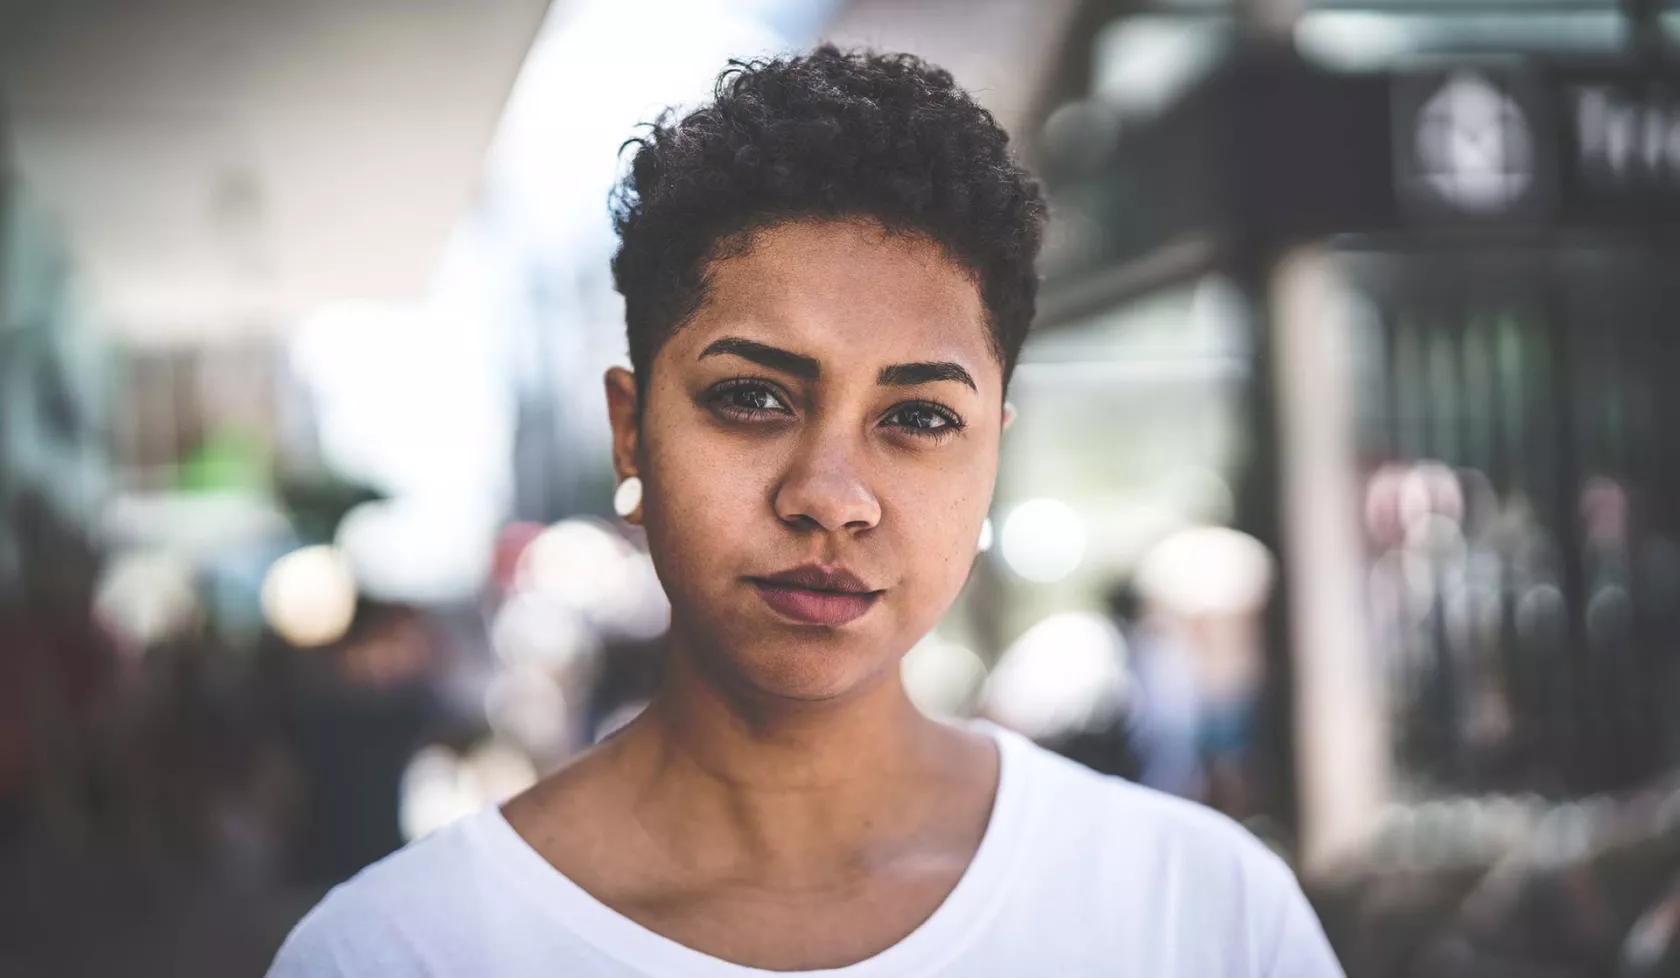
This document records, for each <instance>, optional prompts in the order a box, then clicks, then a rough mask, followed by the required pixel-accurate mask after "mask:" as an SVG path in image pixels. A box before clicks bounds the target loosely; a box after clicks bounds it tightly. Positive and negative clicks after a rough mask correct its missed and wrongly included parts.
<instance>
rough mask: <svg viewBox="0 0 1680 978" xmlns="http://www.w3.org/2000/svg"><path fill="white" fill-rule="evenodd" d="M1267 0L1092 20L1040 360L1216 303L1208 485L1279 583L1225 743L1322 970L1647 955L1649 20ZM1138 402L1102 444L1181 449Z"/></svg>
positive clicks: (1657, 387) (1661, 574)
mask: <svg viewBox="0 0 1680 978" xmlns="http://www.w3.org/2000/svg"><path fill="white" fill-rule="evenodd" d="M1267 12H1268V11H1264V10H1261V11H1257V10H1254V9H1252V8H1249V9H1242V8H1239V9H1235V10H1219V9H1208V8H1196V9H1190V8H1188V7H1174V6H1171V5H1162V6H1160V7H1158V9H1155V10H1152V11H1149V12H1147V13H1139V14H1137V15H1135V16H1131V17H1125V18H1121V19H1119V20H1117V21H1115V22H1114V23H1112V24H1111V25H1109V26H1108V27H1106V28H1104V29H1103V30H1102V31H1101V32H1099V33H1098V34H1097V35H1096V38H1097V39H1096V42H1095V44H1094V46H1093V58H1094V66H1093V68H1092V70H1091V72H1090V75H1091V79H1092V80H1091V85H1090V90H1089V91H1088V92H1087V93H1086V94H1084V95H1082V96H1077V97H1075V98H1073V99H1072V100H1070V101H1068V102H1067V103H1066V104H1064V105H1063V106H1061V107H1060V108H1058V109H1057V110H1056V112H1055V113H1053V114H1052V115H1051V116H1050V118H1049V123H1048V124H1047V126H1046V131H1045V136H1046V142H1045V150H1046V152H1047V153H1048V154H1050V155H1049V157H1048V159H1047V161H1046V169H1047V170H1048V171H1049V173H1050V174H1051V179H1052V189H1053V193H1054V199H1055V201H1056V202H1057V203H1058V205H1059V208H1058V215H1059V218H1060V228H1059V233H1058V234H1057V235H1056V236H1055V240H1054V243H1053V245H1052V253H1051V256H1050V261H1049V269H1048V271H1049V276H1050V277H1049V281H1048V284H1047V294H1046V298H1045V304H1044V305H1045V318H1044V322H1043V323H1042V324H1041V329H1042V330H1043V335H1041V337H1040V338H1039V340H1038V341H1037V342H1038V343H1039V344H1041V346H1039V347H1035V349H1044V348H1046V347H1049V346H1053V345H1055V344H1058V343H1061V342H1064V340H1063V339H1062V338H1063V337H1064V336H1077V335H1080V334H1083V333H1086V332H1088V331H1089V330H1090V328H1091V327H1090V325H1089V324H1090V323H1091V322H1092V321H1093V320H1102V319H1112V320H1115V321H1119V320H1121V319H1122V318H1123V317H1128V316H1130V317H1142V316H1145V315H1147V312H1146V311H1147V310H1151V309H1156V308H1161V307H1162V305H1163V304H1165V303H1168V302H1170V301H1171V297H1175V296H1182V295H1185V294H1186V293H1191V294H1195V293H1203V292H1205V291H1206V290H1208V289H1210V288H1217V289H1218V290H1219V292H1218V294H1220V295H1222V296H1225V298H1223V299H1222V300H1221V301H1220V302H1218V303H1217V304H1216V307H1217V308H1222V309H1228V310H1230V312H1229V313H1228V314H1227V318H1228V320H1229V322H1231V323H1233V324H1235V325H1234V326H1233V328H1232V332H1233V333H1234V334H1235V335H1236V336H1237V337H1239V338H1240V339H1239V340H1238V342H1237V343H1236V344H1235V347H1234V350H1233V353H1232V357H1233V359H1234V361H1235V363H1236V364H1238V365H1240V366H1238V367H1237V368H1236V369H1234V370H1233V371H1232V375H1233V376H1234V377H1236V378H1238V380H1237V382H1236V383H1234V384H1232V385H1231V389H1232V390H1234V392H1235V397H1236V398H1237V399H1238V403H1239V405H1240V406H1239V407H1238V408H1237V409H1236V410H1235V411H1233V412H1232V414H1231V417H1233V418H1235V419H1236V420H1235V423H1234V425H1233V428H1234V433H1235V437H1233V438H1232V439H1231V443H1232V444H1233V445H1234V446H1236V450H1235V451H1234V452H1231V453H1230V454H1228V455H1226V456H1225V458H1226V462H1225V467H1224V468H1223V469H1222V468H1221V467H1220V466H1219V464H1218V463H1217V462H1216V463H1215V464H1214V465H1213V466H1212V470H1213V471H1214V472H1216V473H1219V474H1221V475H1222V476H1223V477H1224V478H1225V479H1226V480H1228V482H1227V484H1228V485H1231V486H1233V487H1235V488H1234V497H1235V507H1234V509H1233V510H1232V511H1231V513H1232V517H1233V520H1234V525H1235V526H1236V527H1238V528H1239V529H1241V530H1243V531H1246V532H1247V533H1249V534H1252V535H1253V536H1254V537H1255V538H1256V539H1258V540H1259V541H1262V542H1263V543H1264V544H1265V545H1266V546H1267V547H1268V548H1269V549H1270V550H1271V551H1272V552H1273V553H1275V554H1276V555H1277V557H1278V558H1279V561H1280V566H1281V569H1282V578H1281V582H1280V583H1281V587H1280V589H1279V590H1278V591H1277V592H1276V594H1275V597H1274V598H1273V600H1272V602H1271V604H1270V606H1269V608H1268V619H1267V621H1268V623H1267V626H1266V628H1265V634H1266V643H1265V650H1266V651H1265V662H1266V679H1265V696H1264V700H1263V704H1264V705H1263V706H1262V707H1261V709H1260V712H1259V714H1258V717H1257V719H1258V720H1259V722H1258V723H1257V724H1256V726H1255V727H1254V728H1253V732H1254V734H1255V735H1256V737H1257V739H1256V741H1255V742H1254V746H1255V747H1256V749H1257V750H1258V751H1259V752H1260V754H1261V755H1262V757H1265V758H1267V759H1268V760H1269V761H1270V763H1269V764H1263V765H1262V767H1261V768H1260V770H1261V771H1262V772H1265V774H1263V775H1262V777H1263V778H1264V777H1267V776H1269V777H1272V778H1276V779H1278V780H1277V782H1276V785H1275V786H1274V788H1273V790H1272V791H1271V792H1269V793H1268V796H1267V797H1268V800H1269V801H1270V802H1271V805H1272V807H1271V809H1270V814H1272V815H1274V816H1275V817H1276V818H1277V819H1279V820H1280V821H1281V822H1282V823H1284V824H1287V825H1289V826H1290V827H1291V829H1292V830H1293V831H1292V832H1291V833H1290V834H1291V835H1292V836H1294V837H1295V838H1297V839H1298V844H1299V852H1300V854H1301V857H1302V859H1303V860H1304V865H1305V867H1306V868H1307V870H1308V871H1309V873H1310V877H1309V878H1311V879H1316V880H1320V881H1324V885H1325V889H1324V893H1325V894H1327V896H1326V901H1327V902H1326V917H1327V920H1328V921H1329V922H1330V925H1331V930H1332V932H1333V936H1334V937H1335V938H1336V939H1337V940H1338V943H1339V945H1340V947H1341V950H1342V951H1343V953H1344V958H1345V961H1346V963H1347V966H1348V968H1349V971H1350V974H1394V975H1401V974H1406V975H1413V974H1415V975H1459V974H1464V975H1470V974H1477V975H1480V974H1495V973H1497V974H1523V975H1530V974H1533V975H1540V974H1546V975H1551V974H1560V975H1561V974H1582V975H1587V974H1591V975H1600V974H1611V973H1625V974H1658V973H1662V974H1667V973H1670V972H1669V971H1667V970H1662V969H1664V968H1673V967H1674V966H1675V965H1674V958H1673V957H1672V955H1673V951H1672V950H1669V949H1668V942H1669V938H1668V937H1664V936H1662V935H1664V934H1668V933H1669V931H1667V930H1664V929H1663V928H1664V927H1665V926H1666V925H1665V924H1663V923H1662V922H1663V921H1666V920H1668V919H1669V918H1670V916H1671V915H1672V904H1673V901H1672V898H1671V896H1670V894H1671V893H1672V892H1673V886H1674V881H1675V879H1676V878H1677V877H1680V821H1677V819H1676V815H1680V801H1677V800H1676V799H1680V795H1675V794H1672V793H1671V792H1672V789H1671V787H1665V785H1667V784H1669V781H1667V780H1666V779H1668V778H1671V777H1672V772H1673V770H1674V769H1675V765H1676V761H1677V757H1676V750H1677V744H1680V741H1677V740H1676V736H1675V726H1674V718H1675V717H1677V716H1680V672H1677V671H1676V664H1675V660H1674V656H1673V653H1674V649H1675V647H1676V643H1677V640H1680V633H1677V632H1676V622H1675V618H1674V609H1675V607H1676V597H1677V596H1676V595H1675V593H1674V582H1675V580H1676V575H1675V571H1674V546H1675V544H1674V525H1673V521H1674V514H1673V513H1672V512H1671V510H1672V508H1673V507H1672V505H1671V503H1670V500H1671V499H1673V498H1674V497H1675V492H1676V489H1680V486H1676V485H1675V484H1674V481H1673V480H1674V472H1673V466H1672V465H1670V464H1669V463H1668V462H1667V461H1665V460H1666V459H1667V458H1669V456H1670V455H1672V450H1671V449H1670V447H1669V445H1668V440H1669V439H1668V436H1667V429H1668V428H1669V427H1670V426H1671V425H1672V424H1673V422H1674V420H1675V419H1676V418H1677V417H1680V415H1676V413H1675V409H1676V405H1674V404H1672V403H1670V399H1671V396H1670V395H1669V394H1668V390H1669V388H1670V386H1671V384H1670V383H1669V381H1670V380H1671V378H1672V375H1673V370H1674V368H1675V366H1676V364H1675V362H1674V361H1673V359H1672V358H1673V353H1671V349H1672V348H1673V346H1674V344H1672V343H1670V342H1669V341H1668V339H1667V338H1666V337H1665V335H1664V330H1665V327H1666V324H1667V323H1668V321H1669V320H1671V319H1673V318H1674V317H1675V315H1676V314H1677V313H1680V293H1677V292H1676V291H1675V288H1674V284H1673V276H1672V274H1671V272H1670V269H1672V268H1673V267H1675V259H1676V257H1677V255H1676V245H1677V244H1680V240H1677V238H1676V229H1677V228H1680V221H1677V218H1680V153H1677V150H1680V141H1676V134H1677V133H1680V128H1677V125H1676V124H1677V123H1680V115H1677V109H1680V103H1677V102H1676V101H1675V92H1676V91H1677V88H1676V84H1675V83H1676V81H1677V80H1680V69H1677V68H1676V67H1675V62H1674V61H1673V60H1672V57H1671V55H1670V54H1669V53H1668V52H1669V49H1670V48H1671V46H1672V45H1673V43H1674V40H1675V37H1676V33H1677V31H1676V28H1677V27H1680V18H1677V17H1676V16H1675V15H1674V14H1672V13H1665V12H1664V11H1662V10H1661V9H1659V8H1658V7H1657V6H1656V5H1644V4H1632V5H1628V6H1627V7H1626V8H1619V7H1616V6H1612V5H1608V4H1606V5H1592V4H1569V5H1540V4H1516V3H1511V4H1463V5H1453V6H1452V7H1450V8H1441V7H1431V8H1429V9H1427V10H1426V9H1421V8H1419V7H1417V6H1416V5H1410V4H1394V5H1388V6H1384V5H1380V4H1360V5H1352V4H1336V5H1329V4H1324V5H1319V4H1313V5H1307V6H1306V7H1305V8H1302V9H1298V10H1296V11H1294V12H1293V14H1291V15H1290V16H1288V17H1285V18H1284V19H1283V20H1281V21H1279V20H1276V19H1270V18H1268V17H1266V16H1264V14H1266V13H1267ZM1273 12H1275V11H1273ZM1151 59H1153V60H1151ZM1145 65H1147V66H1148V67H1149V68H1150V70H1149V71H1144V70H1143V66H1145ZM1181 307H1182V308H1183V309H1184V312H1181V313H1180V314H1179V317H1178V321H1177V329H1176V333H1177V335H1178V336H1179V337H1180V338H1181V340H1183V341H1184V342H1187V343H1188V342H1193V341H1191V340H1189V339H1186V338H1188V337H1195V336H1198V335H1202V334H1203V330H1204V328H1205V327H1204V326H1203V325H1202V324H1203V321H1204V319H1205V315H1203V314H1201V313H1199V312H1197V311H1196V309H1197V304H1190V303H1181ZM1141 333H1142V331H1141V330H1140V331H1139V334H1140V335H1141ZM1093 359H1094V358H1093ZM1114 359H1119V357H1115V358H1114ZM1085 369H1087V370H1089V369H1092V368H1091V367H1090V365H1089V364H1086V365H1085ZM1163 373H1166V371H1163ZM1116 386H1119V385H1116ZM1112 389H1113V388H1110V390H1112ZM1028 396H1029V395H1028V393H1027V392H1026V391H1023V393H1022V397H1023V400H1025V399H1026V398H1027V397H1028ZM1110 396H1112V395H1110ZM1200 398H1201V399H1200V402H1199V403H1200V404H1201V405H1202V406H1203V410H1204V411H1206V410H1211V409H1213V408H1214V407H1215V406H1216V405H1218V404H1219V403H1220V400H1219V398H1218V397H1216V396H1215V395H1213V394H1212V393H1211V392H1207V391H1204V392H1203V393H1202V394H1201V395H1200ZM1154 407H1155V409H1154V410H1151V411H1146V412H1143V413H1142V414H1141V415H1140V414H1139V413H1125V412H1115V413H1113V414H1111V415H1109V418H1110V419H1111V420H1110V422H1109V426H1110V432H1111V433H1109V434H1108V435H1107V437H1106V439H1104V441H1103V442H1102V444H1103V449H1104V450H1109V451H1112V450H1114V448H1120V450H1121V451H1122V452H1123V451H1124V448H1125V447H1129V446H1130V445H1131V444H1133V443H1136V442H1140V441H1146V440H1147V438H1148V437H1149V436H1148V434H1147V433H1149V432H1153V431H1157V430H1158V431H1162V432H1175V433H1176V441H1175V444H1174V450H1177V451H1180V452H1181V451H1182V450H1183V445H1184V444H1185V443H1186V438H1185V435H1184V434H1183V432H1184V430H1185V429H1186V426H1188V425H1189V424H1190V423H1191V422H1190V420H1189V419H1190V418H1192V417H1194V412H1191V411H1186V409H1185V408H1184V407H1183V406H1181V405H1179V404H1176V403H1175V402H1173V401H1172V400H1170V399H1167V398H1162V399H1160V400H1159V401H1158V402H1156V404H1155V405H1154ZM1099 410H1100V409H1099ZM1189 443H1191V444H1193V443H1194V440H1193V439H1189ZM1101 451H1102V450H1098V449H1095V448H1094V447H1093V451H1092V453H1093V454H1101ZM1157 452H1158V454H1156V455H1155V456H1154V457H1155V458H1158V459H1162V460H1163V461H1165V460H1166V459H1170V458H1172V454H1171V453H1169V452H1165V451H1161V450H1157ZM1146 467H1149V468H1151V469H1152V471H1154V472H1156V473H1158V474H1159V473H1162V472H1163V470H1164V469H1166V470H1170V468H1171V466H1170V465H1166V466H1162V465H1160V464H1159V463H1157V464H1155V465H1153V466H1146ZM1186 508H1187V509H1188V508H1189V507H1186ZM1202 569H1203V571H1204V572H1205V573H1207V574H1212V573H1214V572H1215V571H1216V570H1217V567H1215V566H1214V565H1213V564H1211V563H1210V564H1205V565H1204V566H1203V568H1202ZM1268 720H1269V721H1270V722H1269V723H1268V722H1267V721H1268ZM1659 812H1660V813H1661V814H1658V813H1659ZM1632 853H1638V856H1637V857H1635V856H1632V855H1631V854H1632ZM1632 859H1638V860H1643V861H1644V862H1643V866H1642V867H1641V871H1637V872H1635V871H1626V870H1625V869H1624V868H1618V867H1627V866H1628V865H1629V860H1632ZM1332 881H1333V882H1332ZM1571 888H1573V889H1571ZM1665 901H1666V902H1665ZM1571 915H1575V917H1576V919H1574V920H1571V921H1570V922H1569V923H1568V924H1567V925H1565V924H1564V920H1565V918H1569V917H1571ZM1589 920H1590V922H1588V921H1589ZM1617 968H1621V969H1623V970H1622V971H1620V972H1618V971H1616V969H1617Z"/></svg>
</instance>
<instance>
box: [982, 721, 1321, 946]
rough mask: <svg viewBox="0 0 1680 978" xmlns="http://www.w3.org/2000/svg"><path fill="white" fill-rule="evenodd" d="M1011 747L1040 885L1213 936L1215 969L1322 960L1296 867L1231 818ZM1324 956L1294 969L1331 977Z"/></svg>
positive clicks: (1194, 934) (1201, 937)
mask: <svg viewBox="0 0 1680 978" xmlns="http://www.w3.org/2000/svg"><path fill="white" fill-rule="evenodd" d="M1013 749H1014V752H1015V756H1016V758H1017V762H1018V764H1019V767H1020V768H1021V769H1023V770H1024V771H1025V774H1026V778H1025V779H1024V780H1027V781H1028V782H1029V787H1030V790H1031V791H1032V792H1033V794H1034V796H1035V797H1034V801H1033V807H1034V810H1035V811H1034V821H1035V822H1036V823H1037V825H1036V830H1035V831H1034V832H1033V834H1032V837H1033V842H1032V843H1031V845H1032V846H1033V847H1034V849H1035V852H1034V856H1035V858H1034V862H1035V863H1036V864H1038V865H1039V866H1041V867H1044V868H1045V869H1046V870H1048V869H1049V868H1050V867H1058V868H1057V869H1056V870H1055V871H1054V872H1055V874H1056V876H1057V877H1058V878H1057V880H1055V881H1050V880H1045V881H1044V883H1045V884H1046V885H1055V886H1061V887H1072V888H1074V889H1078V890H1080V891H1082V892H1083V893H1084V894H1085V896H1086V898H1088V899H1089V900H1090V902H1092V903H1094V904H1096V905H1100V906H1104V907H1107V908H1110V909H1111V911H1112V912H1113V913H1115V914H1117V915H1120V916H1124V917H1126V918H1128V919H1130V920H1132V921H1135V922H1138V923H1143V922H1147V926H1146V927H1144V928H1142V929H1143V930H1144V931H1147V932H1149V933H1151V934H1153V935H1154V936H1155V937H1157V938H1159V939H1164V940H1173V939H1174V937H1173V935H1177V937H1178V938H1181V939H1182V942H1183V943H1184V945H1185V946H1186V947H1189V946H1190V945H1192V944H1196V943H1204V944H1205V943H1208V938H1209V937H1211V936H1213V935H1218V940H1216V941H1213V942H1211V943H1212V944H1213V945H1217V946H1219V947H1218V951H1217V953H1219V954H1221V955H1228V956H1230V957H1229V958H1221V960H1220V963H1219V964H1218V965H1217V966H1215V965H1213V964H1212V963H1211V962H1210V963H1209V967H1210V969H1211V973H1219V974H1255V975H1260V974H1267V975H1269V974H1277V973H1281V972H1277V971H1275V970H1274V969H1275V967H1276V963H1277V962H1278V961H1280V960H1281V959H1283V958H1285V957H1287V956H1288V954H1289V953H1293V952H1294V951H1295V950H1296V949H1298V948H1305V949H1306V951H1307V952H1308V953H1311V954H1312V955H1316V956H1317V957H1318V958H1319V959H1325V958H1326V955H1327V954H1328V952H1327V951H1326V950H1324V949H1323V937H1322V933H1321V932H1320V931H1319V930H1318V924H1317V919H1316V917H1315V916H1314V915H1313V912H1312V909H1311V908H1310V907H1309V906H1308V905H1307V902H1306V898H1305V897H1304V896H1303V895H1302V893H1301V888H1300V886H1299V884H1298V883H1297V881H1296V878H1295V874H1294V872H1293V871H1292V870H1291V869H1290V868H1289V866H1288V865H1287V864H1286V863H1285V862H1284V861H1283V860H1282V859H1280V858H1279V857H1278V856H1277V855H1276V854H1275V853H1273V852H1272V851H1271V850H1270V849H1268V848H1267V847H1266V846H1265V845H1264V844H1263V843H1261V842H1260V840H1259V839H1257V838H1256V837H1255V836H1254V835H1253V834H1252V833H1250V832H1249V831H1248V830H1247V829H1245V828H1243V827H1242V826H1241V825H1239V824H1238V823H1237V822H1235V821H1233V820H1232V819H1230V818H1228V817H1227V816H1225V815H1223V814H1221V813H1219V812H1216V811H1214V810H1212V809H1210V808H1207V807H1204V806H1202V805H1198V804H1195V803H1194V802H1190V801H1186V800H1184V799H1181V798H1176V797H1173V796H1171V795H1167V794H1164V793H1161V792H1158V791H1155V790H1153V789H1150V788H1145V787H1143V786H1141V785H1137V784H1133V783H1131V782H1128V781H1125V780H1122V779H1120V778H1116V777H1111V776H1108V775H1103V774H1098V773H1096V772H1094V771H1092V770H1090V769H1089V768H1086V767H1084V766H1083V765H1080V764H1077V763H1075V762H1073V761H1070V760H1067V759H1065V758H1062V757H1059V756H1057V755H1055V754H1052V753H1050V752H1049V751H1046V750H1043V749H1042V748H1039V747H1037V746H1035V745H1032V744H1031V743H1030V742H1027V741H1025V740H1021V741H1019V742H1017V743H1015V744H1014V745H1013ZM1187 953H1191V954H1195V953H1200V952H1199V951H1197V950H1195V949H1191V950H1189V951H1187ZM1327 960H1329V961H1330V962H1331V964H1330V965H1329V967H1327V968H1320V967H1315V968H1313V969H1311V970H1303V971H1301V972H1300V973H1301V974H1310V975H1320V974H1338V973H1339V971H1337V970H1335V969H1334V965H1333V958H1330V959H1327ZM1228 962H1236V963H1235V964H1230V963H1228Z"/></svg>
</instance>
